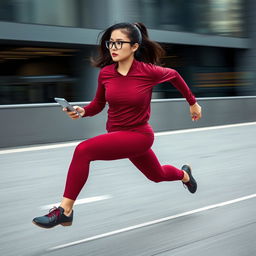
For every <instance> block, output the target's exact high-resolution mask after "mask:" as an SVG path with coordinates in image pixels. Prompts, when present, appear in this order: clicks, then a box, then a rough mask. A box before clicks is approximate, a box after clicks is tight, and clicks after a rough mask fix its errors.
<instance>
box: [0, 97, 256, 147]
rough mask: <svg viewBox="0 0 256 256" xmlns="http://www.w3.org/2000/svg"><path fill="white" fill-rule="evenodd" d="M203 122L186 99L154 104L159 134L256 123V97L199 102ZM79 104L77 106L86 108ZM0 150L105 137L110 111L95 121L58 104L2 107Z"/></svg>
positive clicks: (98, 116) (153, 125)
mask: <svg viewBox="0 0 256 256" xmlns="http://www.w3.org/2000/svg"><path fill="white" fill-rule="evenodd" d="M198 102H199V104H200V105H201V106H202V108H203V118H202V119H201V120H200V121H198V122H192V121H191V118H190V115H189V105H188V104H187V103H186V101H185V100H184V99H166V100H152V103H151V113H152V115H151V119H150V124H151V125H152V127H153V128H154V130H155V131H156V132H158V131H167V130H177V129H188V128H197V127H206V126H213V125H223V124H233V123H241V122H252V121H256V96H250V97H224V98H198ZM88 103H89V102H78V103H74V105H81V106H83V105H86V104H88ZM0 117H1V126H0V147H1V148H3V147H16V146H25V145H35V144H43V143H55V142H64V141H72V140H83V139H86V138H90V137H93V136H95V135H98V134H101V133H105V132H106V130H105V123H106V118H107V107H106V108H105V109H104V110H103V111H102V112H101V113H100V114H98V115H96V116H94V117H88V118H82V119H79V120H72V119H70V118H69V117H68V116H67V115H66V114H65V113H63V112H62V110H61V107H59V105H58V104H55V103H51V104H28V105H2V106H0Z"/></svg>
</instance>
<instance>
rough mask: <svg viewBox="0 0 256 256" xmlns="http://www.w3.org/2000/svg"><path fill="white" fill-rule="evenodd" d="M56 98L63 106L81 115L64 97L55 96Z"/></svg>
mask: <svg viewBox="0 0 256 256" xmlns="http://www.w3.org/2000/svg"><path fill="white" fill-rule="evenodd" d="M54 100H55V101H56V102H57V103H59V104H60V105H61V106H62V107H63V108H66V109H67V110H68V111H72V112H76V113H77V114H78V115H79V116H80V117H82V116H81V114H80V113H79V112H78V111H77V110H76V109H75V108H74V107H73V106H72V105H71V104H70V103H69V102H67V101H66V100H65V99H64V98H54Z"/></svg>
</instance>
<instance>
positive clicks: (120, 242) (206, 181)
mask: <svg viewBox="0 0 256 256" xmlns="http://www.w3.org/2000/svg"><path fill="white" fill-rule="evenodd" d="M255 134H256V124H250V125H243V126H230V127H223V128H221V129H209V130H208V129H202V130H200V129H199V130H195V131H189V132H180V133H173V132H172V133H166V134H161V133H159V134H157V136H156V137H155V142H154V145H153V150H154V151H155V153H156V155H157V157H158V158H159V160H160V162H161V163H162V164H163V165H164V164H172V165H174V166H176V167H181V166H182V165H183V164H184V163H189V164H191V166H192V168H193V173H194V176H195V178H196V179H197V181H198V191H197V193H196V194H190V193H189V192H188V190H186V189H185V188H184V187H183V185H182V183H181V182H180V181H175V182H162V183H153V182H151V181H149V180H147V179H146V178H145V177H144V176H143V175H142V174H141V173H140V171H138V170H137V169H136V168H135V167H134V166H133V165H132V163H131V162H129V160H127V159H122V160H116V161H95V162H92V163H91V168H90V169H91V170H90V175H89V179H88V182H87V183H86V185H85V187H84V188H83V190H82V192H81V193H80V195H79V200H81V201H80V203H79V204H78V205H76V206H75V208H74V222H73V225H72V226H70V227H62V226H58V227H55V228H53V229H41V228H39V227H37V226H35V225H33V224H32V219H33V218H34V217H35V216H40V215H44V214H46V213H47V212H48V208H49V207H50V206H49V205H51V204H56V203H58V202H60V200H61V197H62V193H63V189H64V185H65V179H66V173H67V169H68V166H69V163H70V161H71V158H72V154H73V151H74V148H75V144H76V143H73V144H65V143H64V144H61V143H60V144H58V146H55V145H47V146H48V147H46V146H45V145H44V146H42V147H40V148H35V147H26V148H17V149H18V150H16V149H11V150H9V149H7V150H9V151H5V150H6V149H2V150H0V167H1V179H0V193H1V198H0V202H1V206H2V207H1V218H0V226H1V229H0V255H3V256H66V255H74V256H80V255H81V256H82V255H89V256H91V255H93V256H99V255H100V256H101V255H102V256H153V255H159V256H167V255H168V256H169V255H171V256H185V255H186V256H187V255H190V256H205V255H207V256H216V255H219V256H249V255H250V256H253V255H256V244H255V237H256V189H255V184H256V171H255V160H256V139H255ZM15 150H16V151H15ZM19 150H20V151H19ZM56 206H57V205H56Z"/></svg>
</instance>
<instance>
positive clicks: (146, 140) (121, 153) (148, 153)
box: [63, 131, 184, 200]
mask: <svg viewBox="0 0 256 256" xmlns="http://www.w3.org/2000/svg"><path fill="white" fill-rule="evenodd" d="M153 141H154V135H153V133H142V132H141V131H140V132H138V131H116V132H110V133H107V134H103V135H99V136H96V137H94V138H90V139H88V140H86V141H83V142H81V143H80V144H79V145H78V146H77V147H76V149H75V152H74V155H73V159H72V161H71V164H70V167H69V171H68V175H67V180H66V187H65V191H64V195H63V196H64V197H66V198H69V199H72V200H76V198H77V196H78V194H79V193H80V191H81V189H82V188H83V186H84V184H85V182H86V180H87V178H88V174H89V166H90V162H91V161H95V160H117V159H122V158H129V160H130V161H131V162H132V163H133V164H134V165H135V166H136V167H137V168H138V169H139V170H140V171H141V172H142V173H143V174H144V175H145V176H146V177H147V178H148V179H150V180H152V181H154V182H161V181H173V180H181V179H183V176H184V173H183V171H181V170H179V169H177V168H175V167H174V166H171V165H163V166H161V165H160V163H159V161H158V159H157V157H156V155H155V154H154V152H153V151H152V149H151V146H152V144H153Z"/></svg>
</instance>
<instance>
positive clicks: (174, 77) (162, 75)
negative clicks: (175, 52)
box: [152, 66, 202, 121]
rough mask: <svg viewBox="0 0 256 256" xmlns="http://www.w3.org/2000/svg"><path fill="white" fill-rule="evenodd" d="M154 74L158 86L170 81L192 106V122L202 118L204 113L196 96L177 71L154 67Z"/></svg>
mask: <svg viewBox="0 0 256 256" xmlns="http://www.w3.org/2000/svg"><path fill="white" fill-rule="evenodd" d="M152 74H153V79H154V80H155V82H156V84H159V83H163V82H168V81H169V82H171V83H172V84H173V85H174V86H175V88H177V89H178V90H179V91H180V93H181V94H182V95H183V97H184V98H186V100H187V102H188V103H189V105H190V113H191V118H192V121H195V120H199V119H200V118H201V116H202V113H201V107H200V105H199V104H198V103H197V102H196V98H195V96H194V95H193V93H192V92H191V90H190V88H189V87H188V85H187V84H186V82H185V81H184V79H183V78H182V77H181V76H180V74H179V73H178V72H177V71H176V70H174V69H171V68H163V67H160V66H153V72H152Z"/></svg>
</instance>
